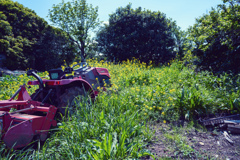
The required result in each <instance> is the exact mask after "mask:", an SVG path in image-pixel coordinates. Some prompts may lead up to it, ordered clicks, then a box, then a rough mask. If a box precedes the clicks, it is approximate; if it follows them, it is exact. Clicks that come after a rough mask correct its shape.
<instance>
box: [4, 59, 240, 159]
mask: <svg viewBox="0 0 240 160" xmlns="http://www.w3.org/2000/svg"><path fill="white" fill-rule="evenodd" d="M89 63H90V65H91V66H97V67H105V68H108V69H109V72H110V74H111V78H112V83H113V87H112V88H110V89H109V91H108V92H102V93H101V94H100V96H98V97H97V99H96V101H95V103H94V104H92V105H91V107H90V108H86V107H84V104H85V103H83V104H80V105H79V109H78V111H77V112H76V114H75V115H74V116H73V117H72V118H71V119H69V120H64V121H62V122H61V123H59V124H58V128H57V131H55V132H52V134H51V136H50V138H48V140H47V141H46V142H45V144H44V145H43V146H42V147H41V149H37V150H34V149H31V148H28V149H26V150H24V151H23V150H22V151H9V150H6V149H4V145H1V147H0V149H1V151H2V154H1V156H2V157H0V158H2V159H9V157H11V156H14V159H24V158H26V159H28V158H29V157H31V158H32V159H59V158H63V157H66V159H131V158H133V159H134V158H136V159H137V158H140V157H142V156H145V155H151V153H149V152H148V151H147V150H145V148H146V147H145V146H146V145H147V144H148V143H149V142H150V141H151V139H152V136H153V134H154V133H151V130H149V129H148V123H147V122H150V121H155V122H158V123H169V122H174V121H178V120H179V119H182V120H189V121H191V120H196V119H197V118H198V117H201V116H202V115H209V114H215V113H237V112H239V111H240V107H239V106H240V94H239V92H240V91H239V89H238V87H239V84H240V78H239V76H231V75H229V74H224V75H221V76H214V75H212V74H211V73H210V72H199V73H196V72H194V70H193V69H190V68H189V67H186V66H184V65H182V63H181V62H173V63H172V64H171V65H169V66H163V67H161V68H155V67H153V66H146V64H141V63H139V62H137V60H134V61H128V62H124V63H122V64H113V63H103V62H97V61H94V60H91V61H89ZM45 75H46V73H43V75H42V76H45ZM27 80H28V78H27V76H26V75H23V76H21V77H10V76H8V77H5V78H3V79H2V80H1V82H0V87H1V90H0V99H7V98H9V97H10V96H11V95H12V94H13V93H14V91H15V90H17V89H16V88H18V87H17V86H18V85H19V84H22V83H26V81H27ZM33 90H34V89H32V90H31V91H30V92H31V93H32V92H33ZM165 136H166V137H168V139H169V141H174V142H176V147H177V149H178V151H179V152H183V153H184V155H186V157H188V156H189V155H191V154H192V153H194V151H193V150H192V149H191V147H189V145H188V144H186V143H185V141H184V139H181V137H179V135H176V134H175V135H170V134H169V135H165ZM177 149H176V151H177ZM176 154H177V153H176Z"/></svg>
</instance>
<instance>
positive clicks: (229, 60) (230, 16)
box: [189, 0, 240, 73]
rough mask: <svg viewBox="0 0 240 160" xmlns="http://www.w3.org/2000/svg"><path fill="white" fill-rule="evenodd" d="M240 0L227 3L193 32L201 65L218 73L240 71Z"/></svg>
mask: <svg viewBox="0 0 240 160" xmlns="http://www.w3.org/2000/svg"><path fill="white" fill-rule="evenodd" d="M239 19H240V6H239V0H224V4H221V5H218V7H217V8H212V10H211V11H210V12H209V14H206V15H204V16H202V17H201V18H199V19H197V21H196V24H194V26H193V27H191V28H190V29H189V32H190V38H191V40H192V41H193V42H194V44H195V49H194V50H193V53H194V54H195V55H196V56H197V57H198V58H199V60H200V61H199V65H200V66H202V67H203V68H204V69H211V70H213V71H214V72H219V73H220V72H223V71H229V70H231V71H233V72H235V73H239V72H240V66H239V62H240V23H239Z"/></svg>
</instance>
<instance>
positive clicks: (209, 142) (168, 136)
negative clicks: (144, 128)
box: [142, 124, 240, 160]
mask: <svg viewBox="0 0 240 160" xmlns="http://www.w3.org/2000/svg"><path fill="white" fill-rule="evenodd" d="M151 129H152V131H153V132H155V134H154V137H153V141H152V143H151V144H150V145H148V146H147V149H148V150H149V151H150V152H151V153H153V154H154V156H155V158H156V159H224V160H226V159H227V160H228V159H229V160H239V159H240V135H233V134H229V136H230V140H232V141H233V143H231V142H229V140H227V139H226V138H225V136H224V134H223V133H224V131H222V130H221V131H220V130H218V131H216V130H213V129H211V130H210V131H209V130H204V129H196V128H194V127H174V126H172V125H166V124H154V125H151ZM142 159H153V158H152V157H144V158H142Z"/></svg>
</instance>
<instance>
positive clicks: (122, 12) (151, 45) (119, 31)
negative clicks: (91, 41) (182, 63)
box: [97, 4, 179, 63]
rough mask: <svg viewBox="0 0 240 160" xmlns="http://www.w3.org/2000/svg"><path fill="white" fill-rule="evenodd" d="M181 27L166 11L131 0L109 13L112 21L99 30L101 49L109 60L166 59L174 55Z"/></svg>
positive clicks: (160, 60) (146, 60) (163, 61)
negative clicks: (152, 8)
mask: <svg viewBox="0 0 240 160" xmlns="http://www.w3.org/2000/svg"><path fill="white" fill-rule="evenodd" d="M178 29H179V28H178V27H177V26H176V24H175V22H173V21H171V20H170V19H168V18H166V15H165V14H163V13H161V12H160V11H158V12H152V11H150V10H142V8H141V7H139V8H137V9H132V8H131V4H129V5H127V6H126V7H124V8H123V7H121V8H118V9H117V10H116V12H115V13H113V14H111V15H110V18H109V25H105V26H103V27H102V28H101V30H100V31H99V33H98V34H97V42H98V46H99V52H101V53H103V54H105V55H106V56H107V57H108V58H109V59H110V60H115V61H122V60H126V59H131V58H133V57H135V58H138V59H140V60H141V61H143V62H150V61H154V62H155V63H165V62H168V61H169V60H171V59H172V58H174V57H175V54H176V52H175V51H176V49H177V47H176V41H175V40H176V38H177V36H176V35H175V33H176V34H177V32H176V31H178Z"/></svg>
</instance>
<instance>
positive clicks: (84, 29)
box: [49, 0, 100, 59]
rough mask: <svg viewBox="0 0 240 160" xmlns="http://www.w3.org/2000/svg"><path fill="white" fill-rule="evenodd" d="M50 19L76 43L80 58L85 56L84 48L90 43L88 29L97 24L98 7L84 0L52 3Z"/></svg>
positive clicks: (98, 22)
mask: <svg viewBox="0 0 240 160" xmlns="http://www.w3.org/2000/svg"><path fill="white" fill-rule="evenodd" d="M49 16H50V20H51V21H52V22H53V23H54V24H55V25H56V26H58V27H60V28H61V29H62V30H64V31H65V32H67V33H68V36H69V37H70V40H72V41H73V42H74V43H76V44H77V46H78V49H79V53H80V54H79V55H81V57H82V59H85V58H86V57H87V53H86V48H87V47H88V46H89V43H90V31H92V30H94V29H95V28H96V27H97V26H98V25H99V24H100V21H99V19H98V7H95V8H94V7H93V6H92V5H91V4H90V5H89V4H87V3H86V0H72V1H71V2H66V3H65V2H64V0H63V1H62V3H60V4H58V5H54V6H53V8H52V10H50V12H49Z"/></svg>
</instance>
